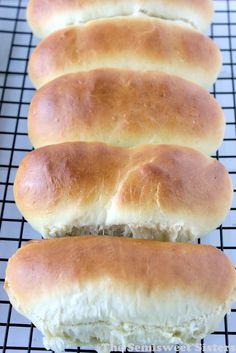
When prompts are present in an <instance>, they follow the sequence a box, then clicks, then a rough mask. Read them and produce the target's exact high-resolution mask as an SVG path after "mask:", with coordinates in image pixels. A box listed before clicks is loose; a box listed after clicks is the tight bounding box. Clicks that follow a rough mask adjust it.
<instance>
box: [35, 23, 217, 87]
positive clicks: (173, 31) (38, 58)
mask: <svg viewBox="0 0 236 353" xmlns="http://www.w3.org/2000/svg"><path fill="white" fill-rule="evenodd" d="M105 67H109V68H128V69H134V70H135V69H137V70H146V71H151V70H153V71H162V72H166V73H170V74H176V75H177V76H181V77H183V78H185V79H188V80H190V81H193V82H196V83H198V84H200V85H201V86H205V87H209V86H211V85H212V83H213V82H214V81H215V80H216V78H217V75H218V73H219V70H220V67H221V54H220V51H219V49H218V47H217V46H216V44H215V43H214V42H213V41H212V40H211V39H210V38H208V37H206V36H204V35H203V34H201V33H199V32H197V31H195V30H193V29H190V28H188V27H186V26H183V25H181V24H178V23H174V22H172V21H165V20H161V19H149V18H146V17H123V18H122V17H120V18H119V17H118V18H113V19H105V20H96V21H91V22H89V23H88V24H84V25H80V26H72V27H69V28H65V29H62V30H59V31H57V32H55V33H53V34H51V35H50V36H48V37H47V38H45V39H44V40H43V41H42V42H41V43H40V44H39V45H38V47H37V48H36V49H35V50H34V52H33V54H32V56H31V58H30V61H29V75H30V78H31V80H32V82H33V84H34V85H35V86H36V87H37V88H39V87H41V86H42V85H44V84H45V83H47V82H49V81H51V80H53V79H54V78H56V77H58V76H61V75H63V74H67V73H73V72H78V71H88V70H92V69H97V68H105Z"/></svg>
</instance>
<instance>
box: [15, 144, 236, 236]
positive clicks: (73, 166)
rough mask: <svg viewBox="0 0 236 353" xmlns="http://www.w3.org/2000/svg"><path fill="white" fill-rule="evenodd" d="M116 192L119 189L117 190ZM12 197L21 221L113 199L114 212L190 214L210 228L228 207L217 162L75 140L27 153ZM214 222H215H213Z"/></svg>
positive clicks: (228, 188) (185, 153)
mask: <svg viewBox="0 0 236 353" xmlns="http://www.w3.org/2000/svg"><path fill="white" fill-rule="evenodd" d="M118 188H119V189H118ZM14 195H15V200H16V202H17V205H18V206H19V208H20V210H21V211H22V213H23V214H24V215H25V216H26V218H30V217H31V216H34V215H36V214H37V217H40V215H44V216H45V215H46V214H50V212H56V210H57V208H60V207H62V204H64V203H65V204H66V205H69V204H71V202H74V201H75V200H76V203H77V205H78V206H79V207H80V209H83V207H87V206H88V205H90V207H92V206H93V207H94V204H96V202H97V200H98V196H99V197H101V198H102V199H103V202H104V205H107V204H109V203H110V202H111V200H112V198H113V197H114V196H116V201H115V202H116V205H117V207H119V210H125V209H127V212H129V210H136V211H137V210H141V209H142V212H146V213H147V214H152V212H153V210H154V209H155V208H156V207H157V205H159V207H160V209H161V211H162V212H167V213H168V212H169V213H170V214H173V215H181V213H182V214H185V215H189V217H190V219H191V222H192V223H193V224H196V222H198V221H196V220H199V221H201V222H203V224H205V223H204V222H206V224H208V225H209V228H210V229H212V227H213V228H214V227H215V226H216V225H215V223H217V221H222V217H224V216H225V214H226V212H227V211H228V209H229V207H230V203H231V200H232V184H231V179H230V177H229V175H228V173H227V171H226V170H225V168H224V167H223V165H222V164H220V163H219V162H218V161H217V160H215V159H212V158H210V157H206V156H204V155H203V154H201V153H200V152H197V151H195V150H193V149H190V148H186V147H181V146H175V145H158V146H156V145H146V146H140V147H138V148H134V149H124V148H118V147H113V146H109V145H106V144H102V143H84V142H74V143H65V144H59V145H51V146H46V147H42V148H40V149H38V150H36V151H33V152H31V153H29V154H28V155H27V156H26V157H25V158H24V159H23V161H22V162H21V165H20V167H19V169H18V172H17V175H16V179H15V184H14ZM216 220H217V221H216Z"/></svg>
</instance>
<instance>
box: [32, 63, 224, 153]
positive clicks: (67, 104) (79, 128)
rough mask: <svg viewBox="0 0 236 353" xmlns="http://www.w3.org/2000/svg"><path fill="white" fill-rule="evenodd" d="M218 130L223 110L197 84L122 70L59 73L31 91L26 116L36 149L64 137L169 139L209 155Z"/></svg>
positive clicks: (132, 142)
mask: <svg viewBox="0 0 236 353" xmlns="http://www.w3.org/2000/svg"><path fill="white" fill-rule="evenodd" d="M224 128H225V122H224V115H223V111H222V110H221V108H220V106H219V104H218V103H217V101H216V100H215V99H214V98H213V97H212V96H211V95H210V94H209V93H208V92H207V91H206V90H205V89H203V88H201V87H200V86H198V85H196V84H193V83H191V82H189V81H185V80H183V79H181V78H179V77H177V76H172V75H167V74H164V73H159V72H140V71H131V70H123V69H98V70H95V71H89V72H80V73H77V74H68V75H65V76H61V77H59V78H58V79H55V80H54V81H51V82H50V83H48V84H47V85H45V86H44V87H42V88H41V89H40V90H39V91H37V93H36V94H35V96H34V97H33V99H32V103H31V105H30V109H29V115H28V130H29V137H30V139H31V142H32V144H33V145H34V147H36V148H38V147H42V146H46V145H51V144H56V143H62V142H67V141H101V142H107V143H111V144H113V145H116V146H123V147H132V146H137V145H141V144H146V143H155V144H160V143H172V144H178V145H183V146H189V147H193V148H196V149H198V150H200V151H202V152H203V153H206V154H209V155H210V154H212V153H213V152H215V151H216V150H217V148H218V147H219V145H220V144H221V142H222V141H223V136H224Z"/></svg>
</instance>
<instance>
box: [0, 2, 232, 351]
mask: <svg viewBox="0 0 236 353" xmlns="http://www.w3.org/2000/svg"><path fill="white" fill-rule="evenodd" d="M214 2H215V9H216V13H215V18H214V23H213V24H212V26H211V29H210V31H209V35H210V36H211V37H212V38H214V40H215V41H216V42H217V43H218V45H219V46H220V48H221V51H222V54H223V61H224V65H223V68H222V71H221V74H220V78H219V79H218V81H217V83H216V84H215V85H214V86H213V87H212V89H211V91H212V93H213V94H214V96H215V97H216V98H217V99H218V101H219V102H220V103H221V105H222V107H223V109H224V112H225V116H226V122H227V123H226V124H227V125H226V134H225V139H224V143H223V146H222V147H221V149H220V150H219V151H218V152H217V153H216V155H215V156H214V157H215V158H217V159H219V160H220V161H221V162H222V163H223V164H224V165H225V166H226V168H227V169H228V170H229V172H230V174H231V177H232V179H233V183H234V196H235V185H236V0H215V1H214ZM26 6H27V0H0V97H1V98H0V103H1V105H0V212H1V213H0V215H1V218H0V222H1V232H0V352H2V353H17V352H20V351H21V352H24V353H26V352H27V353H30V352H33V351H37V352H43V351H45V349H44V348H43V346H42V337H41V334H40V333H39V332H38V330H37V329H36V328H35V327H34V326H33V325H32V324H31V323H30V322H28V321H27V320H26V319H24V318H23V317H21V316H20V315H19V314H17V313H16V312H15V310H14V309H13V308H12V306H11V305H10V303H9V301H8V298H7V296H6V294H5V292H4V289H3V283H4V276H5V268H6V265H7V261H8V258H9V257H10V256H11V255H12V254H13V253H14V252H15V251H16V250H17V248H19V247H20V246H21V245H22V244H23V243H24V242H26V241H28V240H29V239H37V238H39V234H37V233H36V232H35V231H34V230H33V229H32V228H31V227H30V226H29V224H28V223H27V222H26V221H25V220H24V219H23V218H22V216H21V215H20V213H19V212H18V210H17V209H16V206H15V204H14V199H13V192H12V188H13V181H14V177H15V173H16V170H17V167H18V165H19V162H20V160H21V159H22V158H23V156H24V155H25V154H26V153H27V152H29V151H31V149H32V146H31V145H30V142H29V140H28V137H27V110H28V107H29V103H30V101H31V98H32V96H33V94H34V88H33V87H32V85H31V83H30V81H29V79H28V76H27V64H28V58H29V56H30V54H31V52H32V50H33V49H34V47H35V46H36V44H37V41H36V40H35V38H34V37H33V36H32V34H31V32H30V29H29V28H28V26H27V23H26V19H25V10H26ZM209 60H210V58H209ZM202 243H210V244H212V245H215V246H217V247H218V248H219V249H221V250H222V251H224V252H225V253H227V255H228V256H229V257H230V258H231V259H232V261H233V262H234V263H235V264H236V200H235V198H234V203H233V206H232V208H231V211H230V213H229V215H228V217H227V219H226V220H225V222H224V224H223V225H222V226H221V227H219V228H218V229H217V230H216V231H214V232H212V233H211V234H209V235H208V236H207V237H205V238H204V239H203V240H202ZM203 343H204V344H205V346H203V345H202V346H201V352H207V351H209V349H208V345H213V344H217V345H218V348H217V352H230V353H231V352H235V351H236V303H235V305H234V306H233V309H232V313H231V315H230V316H228V315H226V317H225V319H224V321H223V322H222V323H221V325H220V327H219V328H218V330H217V331H216V332H214V334H212V335H210V336H208V337H207V338H206V339H205V340H204V341H202V344H203ZM67 351H68V352H88V353H89V352H91V353H92V352H94V351H92V350H89V349H83V350H82V349H80V348H75V349H68V350H67Z"/></svg>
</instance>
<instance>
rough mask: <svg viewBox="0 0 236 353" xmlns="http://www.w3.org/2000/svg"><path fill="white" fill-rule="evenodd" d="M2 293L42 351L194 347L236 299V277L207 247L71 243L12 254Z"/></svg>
mask: <svg viewBox="0 0 236 353" xmlns="http://www.w3.org/2000/svg"><path fill="white" fill-rule="evenodd" d="M65 255H66V256H65ZM5 289H6V290H7V292H8V295H9V297H10V300H11V303H12V304H13V306H14V307H15V308H16V310H18V311H19V312H20V313H22V314H23V315H25V316H26V317H27V318H29V319H30V320H32V322H33V323H34V324H35V325H36V326H37V327H38V328H39V329H40V330H41V331H42V333H43V335H44V337H45V338H44V344H45V346H46V348H48V349H52V350H55V351H56V352H61V351H64V348H65V346H67V345H72V344H73V345H85V346H98V347H99V346H100V349H101V351H103V352H104V351H105V350H104V346H103V345H107V344H114V345H123V347H124V348H125V347H126V346H129V345H130V344H139V345H145V346H146V345H151V344H158V345H161V344H192V343H195V342H198V341H199V340H200V339H201V338H203V337H204V336H205V335H206V334H208V333H210V332H212V331H214V330H215V329H216V328H217V327H218V325H219V323H220V321H221V320H222V319H223V317H224V315H225V313H227V312H228V311H229V310H230V306H231V304H232V302H233V301H234V300H235V299H236V271H235V269H234V266H233V264H232V263H231V262H230V261H229V260H228V258H227V257H226V256H225V255H224V253H223V252H221V251H219V250H217V249H216V248H214V247H213V246H210V245H193V244H173V243H172V244H171V243H161V242H157V241H151V240H149V241H148V240H140V239H139V240H134V239H127V238H119V237H96V236H91V237H74V238H62V239H57V240H41V241H37V242H30V243H28V244H27V245H26V246H24V247H23V248H22V249H20V250H18V251H17V253H16V254H15V255H14V256H13V257H12V258H11V259H10V261H9V263H8V267H7V271H6V281H5ZM101 346H102V347H101ZM111 350H112V348H111V347H110V349H109V350H108V349H107V351H111Z"/></svg>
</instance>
